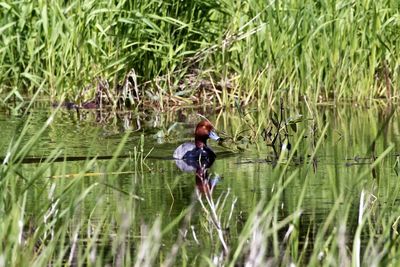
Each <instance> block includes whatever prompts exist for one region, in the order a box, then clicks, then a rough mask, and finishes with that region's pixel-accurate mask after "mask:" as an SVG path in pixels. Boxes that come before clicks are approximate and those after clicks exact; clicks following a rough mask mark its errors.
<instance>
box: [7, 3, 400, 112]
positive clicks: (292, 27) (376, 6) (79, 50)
mask: <svg viewBox="0 0 400 267" xmlns="http://www.w3.org/2000/svg"><path fill="white" fill-rule="evenodd" d="M0 6H1V9H0V34H1V38H0V62H1V64H0V92H2V93H3V95H4V94H5V96H6V99H9V98H11V97H13V98H16V99H22V98H23V97H22V95H25V93H29V94H30V96H33V95H35V94H36V93H38V92H39V94H40V95H45V96H50V97H51V98H52V99H60V98H61V96H62V95H63V94H66V96H67V99H70V100H75V101H76V100H79V101H83V100H86V99H89V98H91V97H92V96H93V94H94V91H95V89H96V78H97V77H102V78H104V79H106V80H108V81H109V82H110V83H111V89H112V90H114V92H115V91H116V89H117V87H118V86H117V85H118V84H120V83H122V81H123V80H124V77H125V75H126V74H127V73H128V72H129V70H130V69H132V68H133V69H134V70H135V72H136V74H137V75H138V83H139V85H141V86H140V88H141V90H142V95H141V97H142V98H145V99H150V100H157V101H160V100H164V101H166V100H168V98H167V97H166V96H169V97H170V96H174V97H184V98H186V97H190V96H194V95H197V91H198V87H199V83H200V81H210V82H211V83H207V84H208V86H206V91H207V90H208V91H209V93H210V94H214V95H215V94H217V95H218V96H217V97H214V98H213V100H212V101H214V102H217V103H218V104H221V105H234V104H235V101H238V100H240V101H242V103H249V102H254V101H257V102H262V101H268V102H274V101H275V100H276V99H277V98H276V97H277V96H279V95H280V94H281V93H282V92H285V93H287V94H285V95H286V96H287V98H288V99H290V100H291V101H295V102H296V101H299V100H301V99H302V98H303V96H307V97H308V98H309V99H310V100H311V101H312V102H318V101H331V100H334V101H338V100H348V99H352V100H367V99H370V98H371V97H372V98H376V97H386V98H388V99H391V100H396V99H397V98H398V93H397V90H396V88H398V87H399V84H398V80H399V79H398V75H399V69H398V66H399V65H400V64H399V63H400V62H399V58H400V55H399V49H398V47H400V44H399V42H400V41H399V39H398V38H397V35H398V34H397V33H398V31H399V29H400V28H399V27H400V17H399V14H398V9H399V3H398V1H395V0H387V1H384V0H380V1H370V0H363V1H354V2H350V3H349V2H348V1H318V2H315V1H295V0H292V1H269V2H265V1H260V0H252V1H246V2H235V1H230V0H225V1H219V2H215V1H208V0H206V1H174V0H171V1H162V2H160V1H135V2H132V1H61V0H50V1H38V2H26V1H13V0H6V1H1V2H0ZM188 74H192V75H193V74H195V81H193V80H190V79H188V77H187V75H188ZM192 77H193V76H192ZM193 82H194V84H195V86H194V85H193ZM213 85H215V86H216V88H213ZM87 91H88V92H87Z"/></svg>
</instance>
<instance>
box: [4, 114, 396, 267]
mask: <svg viewBox="0 0 400 267" xmlns="http://www.w3.org/2000/svg"><path fill="white" fill-rule="evenodd" d="M54 112H57V110H55V111H54ZM53 116H54V114H52V115H51V116H50V118H49V120H47V122H46V123H45V124H44V125H43V127H42V128H41V129H40V130H38V131H37V133H36V135H34V136H33V137H31V138H30V140H29V141H28V142H22V140H23V139H24V136H25V135H26V133H27V132H28V131H29V129H30V128H29V127H30V126H29V123H27V124H26V125H25V126H21V127H20V131H19V134H18V135H17V136H16V137H15V139H14V140H13V141H12V142H11V143H10V146H9V149H8V152H7V155H6V158H5V159H4V161H3V162H2V164H1V166H0V177H1V180H0V195H1V196H2V198H1V201H0V210H1V213H2V216H1V219H0V230H1V231H0V240H1V242H0V251H1V254H0V265H1V266H27V265H29V266H48V265H51V266H65V265H74V266H105V265H107V264H111V265H114V266H132V265H135V266H155V265H162V266H176V265H178V266H179V265H201V266H207V265H209V266H236V265H249V266H268V265H270V266H279V265H280V266H288V265H292V264H294V265H295V266H306V265H307V266H338V265H342V266H350V265H351V266H364V265H368V266H381V265H385V266H388V265H393V266H396V265H398V262H399V258H398V250H399V242H398V236H399V234H398V229H399V228H398V223H399V218H400V217H399V214H400V210H399V208H398V207H397V206H398V205H396V203H397V200H398V199H399V197H400V196H399V192H400V191H399V188H398V186H397V185H395V186H390V185H387V184H385V183H386V179H385V174H387V172H386V170H385V167H384V166H386V164H385V165H383V162H384V161H383V160H384V159H385V158H386V156H387V155H388V153H389V152H392V150H393V145H390V144H389V145H388V146H387V148H383V150H382V151H381V153H379V154H377V155H376V156H375V157H374V159H373V161H372V162H371V164H367V165H364V164H360V165H358V167H357V166H356V167H354V168H349V169H348V170H346V172H347V175H348V177H349V179H347V180H346V179H343V177H340V175H338V174H337V173H336V171H337V170H336V168H337V166H330V165H329V166H326V170H327V171H326V176H325V177H316V176H317V175H318V172H314V169H313V168H314V166H313V163H314V161H313V159H314V158H316V155H317V152H318V150H319V149H320V147H321V146H322V145H323V144H324V142H327V140H326V138H325V136H326V133H327V131H328V129H329V125H326V126H323V125H325V123H324V122H323V119H322V118H319V117H316V118H315V119H316V120H317V121H316V123H318V125H319V126H320V127H319V130H318V133H317V136H320V137H319V138H317V139H316V140H315V143H314V145H313V146H303V147H302V148H301V149H300V147H301V143H302V140H304V134H305V132H304V131H303V132H299V133H297V134H295V135H294V137H296V138H295V139H294V140H293V148H292V151H291V153H290V154H289V155H287V156H286V155H285V156H282V157H281V158H280V159H279V163H278V164H277V165H276V167H275V168H274V169H273V172H272V173H270V174H268V177H269V178H268V179H269V180H270V181H271V183H273V184H274V185H275V186H273V190H272V191H270V192H267V191H265V190H264V193H263V195H262V196H261V198H260V200H259V201H257V203H256V204H255V205H254V207H253V209H252V210H249V213H248V214H246V215H245V216H244V218H242V219H240V218H238V217H236V216H232V211H233V210H235V209H236V206H235V205H236V200H235V199H236V196H234V195H233V194H232V193H230V192H229V191H227V192H223V193H214V194H213V195H211V196H209V195H202V194H199V193H198V194H196V193H195V192H194V193H193V199H192V202H191V203H190V204H189V205H188V206H187V208H185V209H183V210H182V213H181V214H180V215H177V216H176V217H174V218H172V219H171V220H170V221H169V222H166V223H165V222H162V216H159V217H158V218H157V219H155V220H154V221H152V222H144V221H143V220H142V217H141V215H140V214H138V213H137V205H138V203H139V202H141V201H143V200H142V197H143V196H140V195H137V193H136V191H135V188H137V187H138V186H140V183H139V184H137V183H136V182H134V180H136V178H135V179H134V178H133V177H139V176H143V177H144V179H146V177H145V176H144V173H143V169H145V166H144V163H145V159H144V157H143V152H142V150H143V149H142V148H141V144H138V145H139V148H138V149H134V150H133V151H134V154H133V155H132V158H131V159H126V160H121V159H119V160H116V159H117V158H116V157H117V156H118V155H119V153H120V151H121V149H122V147H123V146H124V144H125V142H126V141H127V140H128V137H129V133H127V134H126V135H125V137H124V138H122V140H121V144H120V145H119V147H118V148H117V149H116V151H115V153H114V155H115V159H112V160H110V161H109V163H108V164H107V166H106V168H100V167H99V165H98V164H96V160H95V159H92V160H89V159H88V160H87V161H86V162H84V163H82V164H81V165H80V167H79V170H80V171H79V172H78V173H76V174H74V175H71V174H70V173H69V171H68V164H70V163H68V164H67V162H66V161H65V162H64V163H61V164H55V163H54V160H55V159H56V158H58V157H59V156H60V155H62V152H61V151H60V150H58V149H55V150H54V151H53V152H52V153H50V155H49V156H48V157H47V158H45V159H44V161H43V162H41V163H40V164H37V165H36V168H28V169H26V168H25V167H24V164H23V163H22V159H23V158H24V157H25V156H26V155H28V154H29V151H30V150H31V149H32V148H33V147H34V146H35V145H36V144H37V142H38V138H39V136H40V135H41V134H43V132H45V131H46V129H47V127H49V125H51V124H52V123H53V119H52V118H53ZM384 126H385V125H382V127H384ZM377 131H379V129H378V130H377ZM294 137H293V138H294ZM377 148H378V149H381V144H380V143H379V144H377ZM364 152H365V151H364ZM299 154H300V155H303V157H304V158H307V159H308V160H307V161H306V162H304V163H302V165H301V166H299V165H298V163H296V164H297V166H298V167H296V168H294V169H293V167H292V166H293V165H292V164H293V162H294V161H293V160H294V158H296V157H298V156H299ZM126 169H128V170H129V171H131V172H132V185H131V186H128V188H130V189H132V190H131V191H129V192H127V191H124V190H123V189H122V188H124V187H123V186H122V184H121V181H120V180H119V179H118V176H117V174H116V173H119V172H120V173H122V172H123V171H125V170H126ZM101 172H102V173H103V174H102V175H98V176H96V177H95V178H94V179H90V176H93V175H94V174H95V173H98V174H99V173H101ZM350 177H351V179H350ZM313 179H329V180H330V181H331V183H332V187H331V188H330V189H329V190H328V191H329V192H327V193H329V194H333V195H334V196H335V201H334V203H331V209H330V211H329V212H328V213H327V214H324V215H323V217H322V218H320V217H318V222H313V221H312V218H317V216H318V214H319V211H317V210H314V211H310V210H308V211H307V212H308V213H307V214H305V210H304V200H305V196H306V194H307V192H309V191H310V190H315V187H310V186H311V183H310V181H312V180H313ZM142 182H143V181H142ZM134 183H135V184H134ZM294 183H295V184H297V185H298V186H299V188H300V189H301V190H298V191H297V190H296V192H297V194H291V191H290V187H291V185H292V184H294ZM168 186H170V187H173V186H174V185H168ZM298 192H300V193H298ZM146 193H148V194H151V192H146ZM288 195H290V197H288ZM109 198H113V200H112V201H110V199H109ZM310 212H311V213H310ZM195 213H197V214H200V215H201V216H198V217H199V218H198V219H199V220H200V223H198V224H192V223H193V221H194V220H195V219H194V218H193V214H195ZM156 217H157V216H156ZM241 220H243V221H241ZM234 231H236V233H233V232H234ZM230 233H232V235H231V234H230ZM171 237H175V239H174V240H173V241H172V242H171ZM232 237H237V238H232ZM165 244H169V245H165Z"/></svg>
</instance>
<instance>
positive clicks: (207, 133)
mask: <svg viewBox="0 0 400 267" xmlns="http://www.w3.org/2000/svg"><path fill="white" fill-rule="evenodd" d="M208 138H211V139H213V140H215V141H218V140H219V139H220V137H219V136H218V135H217V134H216V133H215V131H214V126H213V125H212V124H211V123H210V122H209V121H208V120H202V121H201V122H199V124H197V126H196V131H195V132H194V139H195V143H196V147H198V148H202V147H204V146H206V145H207V139H208Z"/></svg>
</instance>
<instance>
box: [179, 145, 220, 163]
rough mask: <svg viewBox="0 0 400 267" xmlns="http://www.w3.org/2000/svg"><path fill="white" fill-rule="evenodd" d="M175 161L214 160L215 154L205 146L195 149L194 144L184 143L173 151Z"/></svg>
mask: <svg viewBox="0 0 400 267" xmlns="http://www.w3.org/2000/svg"><path fill="white" fill-rule="evenodd" d="M173 157H174V158H175V159H198V158H199V157H203V158H210V159H215V157H216V156H215V153H214V152H213V151H212V150H211V149H210V148H209V147H207V146H205V147H204V148H197V147H196V146H195V144H194V143H184V144H182V145H180V146H178V147H177V149H175V151H174V154H173Z"/></svg>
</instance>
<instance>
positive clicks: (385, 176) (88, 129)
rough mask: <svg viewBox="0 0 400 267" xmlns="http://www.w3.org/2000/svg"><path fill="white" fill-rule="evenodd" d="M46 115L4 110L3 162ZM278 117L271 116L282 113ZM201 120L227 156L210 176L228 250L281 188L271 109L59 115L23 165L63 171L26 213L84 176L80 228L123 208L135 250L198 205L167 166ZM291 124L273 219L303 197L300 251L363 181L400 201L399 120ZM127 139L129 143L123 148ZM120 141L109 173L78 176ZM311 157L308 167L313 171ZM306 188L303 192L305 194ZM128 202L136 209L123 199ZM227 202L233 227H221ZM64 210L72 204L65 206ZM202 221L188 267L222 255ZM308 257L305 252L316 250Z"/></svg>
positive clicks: (317, 112) (340, 112) (377, 116)
mask: <svg viewBox="0 0 400 267" xmlns="http://www.w3.org/2000/svg"><path fill="white" fill-rule="evenodd" d="M276 110H279V109H278V108H277V109H276ZM52 112H54V109H52V108H51V107H49V106H48V105H46V104H37V106H35V107H34V108H32V110H31V111H30V114H29V116H21V115H18V114H16V115H12V114H10V113H9V112H8V111H6V110H2V111H1V113H0V129H2V130H1V132H2V134H1V139H0V156H1V157H2V159H4V157H5V156H6V154H7V149H8V148H9V145H10V142H11V141H13V142H15V141H16V140H17V138H18V137H19V135H20V133H21V129H22V128H23V126H24V125H25V124H26V123H28V124H29V131H28V132H27V133H26V134H25V135H24V137H23V138H22V143H27V142H28V140H29V139H31V138H32V136H34V135H35V134H36V133H38V132H39V131H40V129H41V128H42V127H43V125H44V123H45V122H46V120H47V119H48V117H49V116H50V114H51V113H52ZM275 112H276V114H279V112H278V111H275ZM199 113H200V114H203V115H204V116H206V117H207V118H208V119H209V120H210V121H212V122H213V123H214V124H215V127H216V129H217V131H218V132H219V133H220V134H221V135H222V136H224V138H225V143H224V144H223V145H220V144H218V143H217V142H213V141H209V145H210V146H211V147H212V148H213V149H214V150H215V151H216V153H217V159H216V161H215V162H214V164H213V165H212V166H211V168H210V170H209V173H210V174H211V176H212V177H213V178H214V180H213V182H215V183H216V185H215V188H214V189H213V193H212V197H213V198H214V199H215V200H217V199H218V197H219V196H221V195H222V196H225V195H226V194H227V193H229V195H228V196H227V198H226V199H227V200H226V201H227V202H226V204H225V207H224V209H223V211H222V215H221V218H222V221H223V222H222V223H223V224H224V225H226V226H229V242H230V243H231V244H233V243H235V242H236V240H237V237H238V235H239V234H240V232H241V230H242V228H243V226H244V224H245V222H246V220H247V218H248V216H249V214H250V213H251V212H252V211H253V210H254V208H255V207H256V206H257V204H258V202H259V200H260V199H261V198H266V199H267V200H268V199H269V198H271V197H272V195H273V193H274V192H276V190H277V188H278V187H279V183H278V179H277V177H276V175H273V173H274V171H275V169H276V168H282V166H283V165H285V160H286V159H287V157H286V156H282V157H281V159H280V160H279V161H278V162H275V160H276V158H275V157H274V156H275V155H274V152H273V150H272V148H271V146H268V145H267V143H268V140H264V138H263V137H262V136H264V137H265V132H268V130H271V131H272V133H275V132H276V129H275V127H274V125H273V124H272V123H271V119H270V118H271V116H272V115H271V114H272V112H270V111H269V110H268V109H267V108H265V109H263V108H259V107H257V108H252V107H249V108H246V109H242V110H237V109H232V110H221V111H212V110H210V109H199V108H196V109H194V108H192V109H183V110H173V111H165V112H159V111H154V110H148V111H145V112H140V113H138V114H131V113H127V112H124V113H123V112H121V113H112V112H111V113H107V112H100V111H95V110H81V111H80V112H79V114H78V113H77V112H76V111H74V110H65V109H61V110H59V111H58V112H57V113H56V115H55V117H54V120H53V122H52V123H51V124H50V126H49V127H47V128H46V129H45V130H44V131H43V133H42V134H41V135H40V137H39V140H40V141H38V142H37V145H35V146H33V147H32V148H31V149H30V151H29V153H28V155H27V158H34V159H35V160H37V159H39V158H42V161H44V160H45V159H46V157H48V156H49V155H50V154H51V153H53V152H54V151H57V152H58V154H57V157H55V158H57V159H61V160H59V162H53V163H51V167H50V168H47V169H46V170H45V171H44V172H43V173H42V175H41V177H40V178H38V180H37V181H36V182H37V183H38V185H42V186H43V187H42V188H40V186H39V188H38V189H36V191H35V192H36V193H35V194H31V195H29V196H28V200H29V201H28V202H27V203H28V205H27V206H28V208H27V213H28V214H29V213H31V214H35V213H36V212H40V210H39V209H40V207H42V205H38V204H37V203H38V202H40V201H44V202H45V201H46V200H47V199H49V196H50V193H49V192H51V190H54V188H52V187H55V190H56V191H57V190H58V188H62V184H63V183H65V180H68V181H71V179H74V175H77V174H79V173H80V172H84V173H86V174H87V175H86V176H85V178H84V179H83V180H82V182H81V188H82V190H84V189H85V188H88V187H89V186H90V185H92V184H93V183H99V184H100V185H99V186H98V187H97V188H98V189H96V190H92V191H90V193H89V194H88V195H87V197H86V198H85V200H84V201H83V203H84V204H82V205H80V206H79V207H78V208H77V209H79V210H80V212H79V214H80V216H77V218H76V220H77V222H79V221H82V220H83V221H85V222H84V223H88V222H87V220H88V218H90V223H93V224H96V221H97V220H98V221H101V220H104V218H105V217H104V213H103V212H104V211H107V213H108V214H109V215H110V218H107V220H109V223H110V224H112V223H113V220H112V217H113V216H120V215H121V213H123V211H124V208H130V209H133V212H134V214H135V218H136V221H135V222H134V223H133V224H132V225H133V227H132V229H130V234H129V235H128V236H129V238H130V239H131V240H132V241H131V242H133V243H135V242H136V241H138V240H140V236H141V233H142V231H143V229H142V227H143V225H148V226H149V227H151V225H152V224H153V223H154V221H156V219H157V218H161V222H162V226H161V229H163V228H164V227H166V226H168V225H169V224H170V223H171V222H172V221H173V220H174V219H175V218H177V217H178V216H181V215H182V212H183V211H185V210H186V209H187V208H188V207H189V206H190V205H191V204H192V203H193V202H196V193H195V192H196V175H195V173H194V172H182V171H181V170H180V169H179V168H178V167H177V165H176V163H175V161H174V160H172V153H173V151H174V149H175V148H176V147H177V146H178V145H179V144H181V143H182V142H184V141H188V140H191V139H192V135H193V130H194V127H195V125H196V123H197V122H198V121H200V120H201V118H200V117H199V116H198V114H199ZM298 115H302V117H301V119H299V122H297V123H296V129H294V128H292V127H291V126H288V127H287V131H288V136H284V134H282V136H283V137H282V138H288V141H289V143H290V144H291V146H292V148H293V147H294V146H295V144H296V142H297V141H299V145H298V152H297V153H296V154H295V155H294V160H293V162H292V163H291V164H289V165H288V170H287V172H286V174H285V176H287V177H288V178H289V176H290V175H291V174H293V173H295V174H296V176H295V177H294V179H293V180H292V181H291V182H290V184H289V185H288V186H287V187H286V188H285V190H284V192H283V193H282V196H281V198H280V200H279V201H280V210H279V211H278V216H279V218H285V217H286V216H288V215H290V214H292V213H294V212H295V211H296V210H298V196H299V195H300V194H302V190H303V188H305V191H304V192H303V193H304V199H303V201H302V204H301V211H302V215H301V217H300V227H301V229H300V231H299V232H300V238H299V240H300V242H305V241H304V240H313V238H314V237H315V236H314V235H313V231H316V229H318V227H319V226H320V224H321V223H323V222H324V220H325V219H326V217H327V216H328V215H329V213H330V212H331V209H332V208H333V206H334V204H335V202H336V201H337V199H338V198H339V196H343V195H351V194H355V195H359V194H360V191H361V188H364V187H363V185H365V183H366V182H365V181H366V180H373V179H375V181H376V187H377V189H376V191H374V195H375V197H377V198H382V197H384V199H385V196H387V195H393V194H394V193H393V192H394V191H396V190H397V189H398V188H397V179H398V172H397V168H398V167H397V165H396V160H397V157H398V151H399V149H400V144H399V141H400V135H399V134H400V127H399V126H400V125H399V119H398V116H399V114H398V111H397V110H393V109H388V108H381V107H380V106H378V105H376V106H370V107H357V106H355V105H350V104H349V105H343V106H332V105H324V106H317V107H312V108H308V107H307V106H306V105H304V106H301V107H293V108H290V109H289V108H288V109H285V116H284V117H285V118H284V119H285V121H288V120H289V118H293V117H296V116H298ZM272 117H273V116H272ZM278 117H279V116H278ZM28 118H29V121H27V119H28ZM325 127H327V128H326V132H325V133H324V132H323V130H324V129H325ZM128 129H130V130H132V132H130V133H129V136H126V135H127V132H128ZM262 132H263V134H260V133H262ZM256 136H257V137H256ZM124 137H126V138H127V139H126V142H125V143H124V145H123V147H122V148H121V151H120V152H119V153H118V155H119V156H120V157H119V158H118V160H117V162H116V163H115V164H114V165H113V167H112V169H110V168H109V164H110V160H109V159H98V160H94V161H93V163H92V164H91V165H90V169H84V168H85V166H87V162H88V160H89V159H88V160H85V159H84V158H85V157H88V158H92V157H96V156H102V157H105V158H107V157H111V156H112V155H113V154H114V153H115V151H117V149H118V147H119V144H120V143H121V140H122V139H123V138H124ZM232 139H233V140H232ZM318 141H320V144H319V146H318ZM391 145H393V148H392V149H391V150H390V151H388V155H386V157H385V159H384V161H382V162H381V163H380V164H379V166H377V168H375V169H373V170H372V171H368V172H367V174H366V176H363V177H364V178H363V179H359V178H358V177H360V175H359V174H360V173H362V172H363V171H365V170H368V168H369V166H371V164H372V163H373V162H374V160H375V159H376V158H378V157H379V155H381V154H382V153H383V152H384V151H385V150H386V149H388V148H390V146H391ZM317 146H318V149H317V150H316V149H315V148H316V147H317ZM141 150H143V155H147V158H146V159H145V160H144V164H140V163H138V162H137V161H135V160H132V158H134V157H135V151H139V152H140V151H141ZM314 151H316V155H315V157H314V158H313V159H314V160H313V161H312V162H311V164H309V161H310V159H312V157H311V156H312V154H313V153H314ZM80 157H82V158H80ZM310 166H312V167H310ZM39 167H40V163H37V162H33V163H32V162H30V163H28V162H27V163H23V164H22V169H21V170H20V172H21V175H22V176H25V177H29V175H30V174H31V173H34V172H36V171H37V169H38V168H39ZM304 183H307V184H306V186H304ZM60 190H61V189H60ZM396 192H397V191H396ZM129 194H130V195H135V196H137V197H139V198H141V200H139V199H136V198H129V197H127V195H129ZM395 195H397V193H395ZM235 199H236V202H235V204H234V209H233V213H232V217H231V219H230V220H229V221H228V219H227V218H228V216H229V213H230V210H231V207H232V203H233V201H234V200H235ZM356 200H358V198H356ZM64 201H68V199H64ZM70 201H74V200H73V199H71V200H70ZM343 201H346V198H344V199H343ZM358 204H359V203H358V201H354V203H353V204H352V205H351V210H350V211H349V212H348V213H346V214H347V215H348V216H349V217H354V219H353V220H348V221H352V222H353V223H350V224H348V225H347V229H348V231H349V234H350V238H349V239H351V236H352V234H354V232H353V231H355V228H356V227H357V216H358ZM397 204H398V199H394V200H392V199H390V200H387V201H385V205H389V206H388V207H389V208H390V206H391V205H397ZM60 205H61V206H62V205H68V204H67V203H65V202H64V203H61V204H60ZM205 216H206V215H205V213H204V210H203V209H202V208H201V207H200V206H199V205H196V207H195V211H194V212H193V215H192V216H191V217H190V221H189V224H190V226H193V228H189V229H192V230H193V231H194V233H197V235H196V237H195V235H193V233H189V234H187V236H186V238H187V242H188V244H189V245H188V248H187V255H188V256H187V257H188V259H189V260H188V261H189V262H190V261H191V260H193V259H195V258H196V257H198V256H199V255H201V254H202V253H207V251H209V250H212V249H213V248H212V247H213V243H218V240H215V239H214V240H212V238H211V237H210V235H207V231H206V230H204V229H206V227H205V226H204V224H205V222H204V220H205V219H204V217H205ZM178 228H179V227H177V226H174V227H173V229H174V230H171V231H168V233H166V234H165V235H164V236H163V238H162V240H161V243H162V245H161V250H162V251H164V252H165V253H167V252H168V251H169V250H170V249H171V247H172V245H173V244H174V243H175V242H177V241H176V240H177V238H178V233H179V229H178ZM282 234H284V232H283V233H282ZM301 235H304V236H303V237H302V236H301ZM138 242H139V241H138ZM311 242H312V241H311ZM110 246H111V245H110ZM309 246H310V245H309ZM199 248H201V249H199ZM110 249H111V248H110ZM309 249H311V250H312V246H310V248H309ZM205 251H206V252H205Z"/></svg>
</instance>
